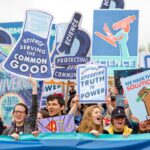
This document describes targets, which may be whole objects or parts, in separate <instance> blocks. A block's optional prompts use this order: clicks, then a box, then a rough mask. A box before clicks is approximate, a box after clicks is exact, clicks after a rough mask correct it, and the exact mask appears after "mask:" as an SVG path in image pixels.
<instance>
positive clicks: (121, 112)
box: [111, 107, 126, 119]
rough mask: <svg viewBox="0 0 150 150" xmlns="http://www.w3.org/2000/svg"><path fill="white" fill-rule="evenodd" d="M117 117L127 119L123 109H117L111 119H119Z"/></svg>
mask: <svg viewBox="0 0 150 150" xmlns="http://www.w3.org/2000/svg"><path fill="white" fill-rule="evenodd" d="M117 117H126V114H125V111H124V109H123V108H122V107H116V108H115V109H114V110H113V111H112V113H111V118H112V119H113V118H117Z"/></svg>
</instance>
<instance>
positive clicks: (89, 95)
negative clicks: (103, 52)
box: [77, 62, 107, 103]
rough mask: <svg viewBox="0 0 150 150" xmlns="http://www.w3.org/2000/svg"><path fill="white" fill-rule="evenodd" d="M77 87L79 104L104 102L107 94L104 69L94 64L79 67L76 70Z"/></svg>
mask: <svg viewBox="0 0 150 150" xmlns="http://www.w3.org/2000/svg"><path fill="white" fill-rule="evenodd" d="M77 86H78V87H77V88H78V94H79V97H80V98H79V99H80V102H82V103H99V102H104V101H105V96H106V93H107V71H106V67H101V66H99V65H98V63H95V62H90V63H87V64H85V65H79V66H78V68H77Z"/></svg>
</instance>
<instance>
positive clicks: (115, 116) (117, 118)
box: [103, 107, 133, 136]
mask: <svg viewBox="0 0 150 150" xmlns="http://www.w3.org/2000/svg"><path fill="white" fill-rule="evenodd" d="M132 132H133V130H132V129H131V128H129V127H128V126H127V125H126V115H125V111H124V109H123V108H122V107H116V108H115V109H114V110H113V111H112V113H111V125H110V126H108V127H107V128H105V129H104V131H103V133H104V134H123V135H124V136H128V135H130V134H132Z"/></svg>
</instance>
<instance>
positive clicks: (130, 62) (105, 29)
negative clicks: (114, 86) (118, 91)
mask: <svg viewBox="0 0 150 150" xmlns="http://www.w3.org/2000/svg"><path fill="white" fill-rule="evenodd" d="M118 14H119V15H118ZM137 50H138V11H137V10H95V11H94V20H93V44H92V60H94V61H99V62H100V65H103V66H107V69H108V75H109V76H113V70H123V69H135V68H136V67H137Z"/></svg>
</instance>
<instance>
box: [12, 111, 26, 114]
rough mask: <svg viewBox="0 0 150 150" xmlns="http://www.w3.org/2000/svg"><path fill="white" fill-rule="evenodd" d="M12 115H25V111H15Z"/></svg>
mask: <svg viewBox="0 0 150 150" xmlns="http://www.w3.org/2000/svg"><path fill="white" fill-rule="evenodd" d="M14 113H15V114H18V113H20V114H24V113H25V111H19V110H15V111H14Z"/></svg>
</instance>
